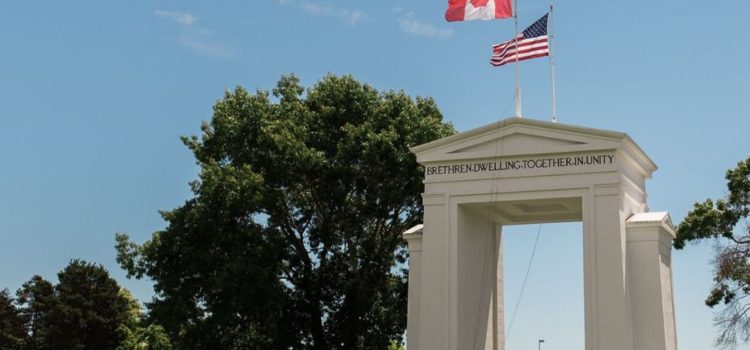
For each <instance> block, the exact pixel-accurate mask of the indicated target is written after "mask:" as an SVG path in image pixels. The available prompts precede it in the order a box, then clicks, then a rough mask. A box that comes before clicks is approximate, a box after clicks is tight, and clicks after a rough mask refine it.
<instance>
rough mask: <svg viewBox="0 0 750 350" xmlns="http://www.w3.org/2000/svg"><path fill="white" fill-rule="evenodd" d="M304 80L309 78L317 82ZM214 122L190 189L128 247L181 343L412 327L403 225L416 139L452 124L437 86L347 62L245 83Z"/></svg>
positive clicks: (263, 344) (412, 188)
mask: <svg viewBox="0 0 750 350" xmlns="http://www.w3.org/2000/svg"><path fill="white" fill-rule="evenodd" d="M305 92H306V93H305ZM213 111H214V112H213V118H212V119H211V121H210V123H205V124H204V125H203V128H202V129H203V135H202V137H200V138H199V137H196V136H193V137H190V138H183V141H184V143H185V144H186V145H187V146H188V147H189V148H190V150H191V151H192V152H193V153H194V155H195V157H196V159H197V162H198V164H199V165H200V167H201V172H200V178H199V180H198V181H195V182H193V183H192V184H191V187H192V190H193V192H194V197H193V198H191V199H189V200H188V201H186V202H185V203H184V204H183V205H182V206H180V207H178V208H176V209H174V210H171V211H168V212H164V213H163V214H162V215H163V217H164V219H165V220H166V221H167V223H168V226H167V227H166V228H165V229H164V230H162V231H158V232H156V233H154V235H153V236H152V238H151V240H149V241H147V242H145V243H144V244H143V245H138V244H135V243H133V242H130V241H129V239H128V237H127V235H123V234H119V235H118V236H117V249H118V262H119V263H120V264H121V266H122V267H123V268H125V269H126V270H127V271H128V273H129V274H130V276H135V277H142V276H144V275H145V276H148V277H150V278H151V279H152V280H153V281H155V288H156V290H157V292H158V297H157V298H155V299H154V300H153V301H152V302H151V303H150V304H149V305H148V306H149V309H150V317H151V318H152V319H153V320H154V321H156V322H158V323H159V324H162V325H164V327H165V329H166V330H167V332H168V333H169V334H170V336H171V337H172V338H173V339H174V340H175V343H174V344H175V348H177V349H215V348H221V349H282V348H283V349H288V348H294V349H326V350H328V349H347V350H349V349H387V348H388V346H389V344H390V343H391V341H394V340H396V341H399V340H400V338H401V335H402V334H403V331H404V328H405V323H406V322H405V316H406V278H405V276H404V273H403V272H402V271H401V270H400V269H399V268H398V267H399V266H398V263H403V262H404V261H405V259H406V256H405V252H404V250H403V241H402V238H401V233H402V232H403V231H404V230H406V229H407V228H409V227H411V226H412V225H414V224H416V223H418V222H420V221H421V217H422V207H421V197H420V194H421V192H422V188H423V187H422V186H423V185H422V171H421V169H419V167H418V165H417V163H416V160H415V158H414V156H413V155H412V154H411V153H410V152H409V147H411V146H414V145H418V144H421V143H425V142H429V141H432V140H435V139H438V138H440V137H444V136H447V135H450V134H451V133H453V132H454V130H453V127H452V126H451V125H450V124H445V123H443V122H442V116H441V114H440V112H439V111H438V108H437V106H436V105H435V103H434V102H433V101H432V100H431V99H425V98H416V99H412V98H410V97H409V96H407V95H406V94H404V93H403V92H382V93H381V92H378V91H376V90H375V89H373V88H372V87H370V86H368V85H365V84H362V83H359V82H357V81H356V80H355V79H353V78H352V77H350V76H343V77H337V76H333V75H329V76H326V77H325V78H324V79H322V80H321V81H319V82H318V83H317V84H316V85H315V86H313V87H312V88H310V89H308V90H307V91H305V89H304V88H303V87H302V86H300V85H299V81H298V79H297V78H296V77H294V76H285V77H282V78H281V79H280V81H279V82H278V84H277V86H276V88H275V89H274V90H273V93H272V95H271V94H270V93H269V92H266V91H257V92H255V93H249V92H248V91H246V90H244V89H242V88H239V87H238V88H237V89H235V90H234V91H232V92H227V93H226V94H225V95H224V98H223V99H221V100H219V101H218V102H217V103H216V105H215V106H214V109H213Z"/></svg>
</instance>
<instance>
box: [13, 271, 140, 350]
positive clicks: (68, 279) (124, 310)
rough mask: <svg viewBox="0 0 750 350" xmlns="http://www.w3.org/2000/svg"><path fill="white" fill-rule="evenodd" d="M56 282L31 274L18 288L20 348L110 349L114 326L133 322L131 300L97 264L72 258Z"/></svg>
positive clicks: (113, 343)
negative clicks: (23, 338)
mask: <svg viewBox="0 0 750 350" xmlns="http://www.w3.org/2000/svg"><path fill="white" fill-rule="evenodd" d="M57 277H58V281H59V282H58V284H57V285H53V284H52V283H50V282H48V281H46V280H44V279H43V278H42V277H39V276H34V277H33V278H32V279H31V280H30V281H29V282H26V283H25V284H24V285H23V287H22V288H21V289H20V290H19V291H18V293H17V295H18V305H19V309H20V312H21V314H22V315H23V316H24V318H25V320H26V321H27V324H26V330H27V333H28V339H27V340H26V349H29V350H46V349H55V350H57V349H71V350H107V349H110V350H114V349H115V348H116V347H117V346H118V345H119V337H118V334H117V329H118V328H119V327H120V326H121V325H126V326H133V325H134V324H133V322H134V320H133V318H132V316H131V312H132V310H131V307H132V304H131V303H130V300H129V299H127V298H126V297H124V294H122V292H121V288H120V286H119V285H118V284H117V282H116V281H115V280H114V279H112V278H111V277H110V276H109V273H108V272H107V270H106V269H104V267H102V266H101V265H95V264H90V263H87V262H84V261H81V260H73V261H71V262H70V264H68V266H66V267H65V268H64V269H63V270H62V271H60V273H58V274H57Z"/></svg>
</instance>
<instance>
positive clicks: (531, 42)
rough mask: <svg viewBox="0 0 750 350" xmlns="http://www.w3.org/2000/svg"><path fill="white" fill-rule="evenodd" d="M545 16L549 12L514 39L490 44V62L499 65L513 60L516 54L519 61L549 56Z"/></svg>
mask: <svg viewBox="0 0 750 350" xmlns="http://www.w3.org/2000/svg"><path fill="white" fill-rule="evenodd" d="M547 17H549V14H546V15H544V16H543V17H542V18H540V19H539V20H537V21H536V22H534V24H532V25H530V26H529V27H528V28H526V29H525V30H524V31H523V33H522V34H520V35H518V37H516V38H515V39H511V40H509V41H506V42H504V43H502V44H497V45H494V46H492V59H490V64H492V65H493V66H495V67H499V66H502V65H504V64H506V63H509V62H515V61H516V55H518V60H519V61H524V60H528V59H532V58H536V57H542V56H549V44H548V42H547ZM516 46H518V50H516Z"/></svg>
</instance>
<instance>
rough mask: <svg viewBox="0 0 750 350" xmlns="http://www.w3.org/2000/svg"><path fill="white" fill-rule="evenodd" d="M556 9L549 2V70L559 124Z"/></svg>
mask: <svg viewBox="0 0 750 350" xmlns="http://www.w3.org/2000/svg"><path fill="white" fill-rule="evenodd" d="M553 9H554V6H553V5H552V0H550V2H549V17H548V19H547V24H548V26H547V33H548V34H549V35H548V36H547V38H548V40H549V70H550V79H551V82H552V122H553V123H557V88H556V86H555V85H556V82H555V55H554V51H553V44H554V40H555V32H554V31H553V27H552V25H553V24H554V23H553V20H552V18H553V16H552V10H553Z"/></svg>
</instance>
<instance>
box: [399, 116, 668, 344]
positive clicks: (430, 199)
mask: <svg viewBox="0 0 750 350" xmlns="http://www.w3.org/2000/svg"><path fill="white" fill-rule="evenodd" d="M412 152H413V153H415V154H416V156H417V161H418V162H419V163H420V164H422V166H424V169H425V180H424V184H425V190H424V194H423V202H424V224H422V225H418V226H415V227H414V228H412V229H410V230H408V231H407V232H405V233H404V237H405V239H406V240H407V242H408V245H409V252H410V256H411V257H410V262H409V305H408V324H407V347H408V349H409V350H479V349H481V350H503V349H504V348H505V339H504V338H505V336H504V334H505V331H504V324H503V323H504V310H503V268H502V261H503V259H502V254H503V251H502V247H503V243H502V234H501V232H502V227H503V226H506V225H514V224H532V223H549V222H570V221H580V222H582V224H583V271H584V288H583V290H584V315H585V334H586V336H585V344H586V347H585V350H675V349H677V340H676V329H675V316H674V303H673V297H672V268H671V242H672V239H673V238H674V230H673V226H672V223H671V221H670V218H669V215H668V214H667V213H666V212H650V211H649V208H648V206H647V204H646V180H647V179H649V178H651V174H652V173H653V172H654V171H655V170H656V165H655V164H654V162H653V161H652V160H651V159H650V158H649V157H648V156H647V155H646V154H645V153H644V152H643V150H641V149H640V147H638V145H636V144H635V142H633V140H632V139H631V138H630V137H629V136H628V135H626V134H624V133H620V132H613V131H605V130H597V129H590V128H583V127H577V126H570V125H563V124H557V123H550V122H543V121H538V120H529V119H521V118H511V119H506V120H503V121H500V122H497V123H494V124H490V125H487V126H484V127H481V128H478V129H474V130H470V131H467V132H463V133H460V134H456V135H453V136H450V137H446V138H444V139H440V140H437V141H434V142H431V143H428V144H424V145H420V146H416V147H414V148H413V149H412ZM510 350H513V349H510Z"/></svg>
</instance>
